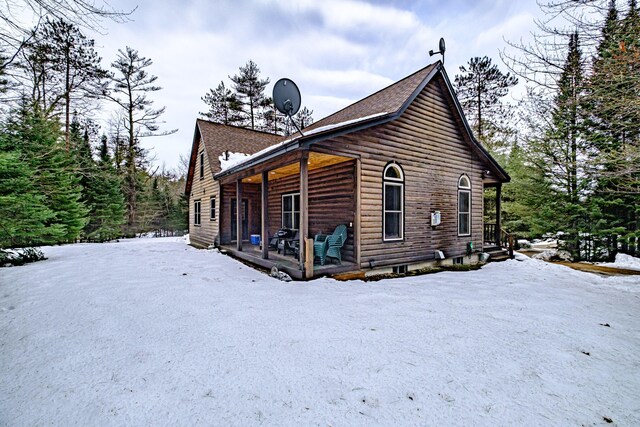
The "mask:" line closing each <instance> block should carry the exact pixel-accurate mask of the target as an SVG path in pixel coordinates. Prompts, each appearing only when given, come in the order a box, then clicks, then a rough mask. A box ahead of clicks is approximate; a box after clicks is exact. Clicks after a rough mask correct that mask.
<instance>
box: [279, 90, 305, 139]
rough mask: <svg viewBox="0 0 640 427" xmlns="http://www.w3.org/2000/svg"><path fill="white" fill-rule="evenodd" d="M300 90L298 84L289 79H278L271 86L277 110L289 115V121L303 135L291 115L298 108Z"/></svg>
mask: <svg viewBox="0 0 640 427" xmlns="http://www.w3.org/2000/svg"><path fill="white" fill-rule="evenodd" d="M300 102H301V98H300V90H299V89H298V86H296V84H295V83H294V82H293V80H290V79H286V78H284V79H280V80H278V81H277V82H276V84H275V85H274V86H273V103H274V104H275V105H276V108H277V109H278V111H280V112H281V113H282V114H284V115H286V116H287V117H289V120H291V123H293V125H294V126H295V127H296V129H297V130H298V132H300V135H302V136H304V134H303V133H302V131H301V130H300V128H299V127H298V125H297V123H296V122H295V120H293V115H294V114H296V113H297V112H298V110H299V109H300Z"/></svg>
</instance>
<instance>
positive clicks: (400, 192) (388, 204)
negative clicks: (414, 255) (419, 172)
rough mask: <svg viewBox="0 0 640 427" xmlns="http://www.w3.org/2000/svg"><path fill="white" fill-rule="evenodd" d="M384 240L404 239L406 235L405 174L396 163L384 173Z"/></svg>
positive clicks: (389, 165) (385, 169) (390, 164)
mask: <svg viewBox="0 0 640 427" xmlns="http://www.w3.org/2000/svg"><path fill="white" fill-rule="evenodd" d="M382 198H383V200H382V202H383V204H384V206H383V213H382V227H383V230H384V234H383V240H384V241H390V240H402V239H403V237H404V212H403V210H404V174H403V173H402V168H401V167H400V165H398V164H396V163H389V164H388V165H387V166H386V167H385V168H384V174H383V195H382Z"/></svg>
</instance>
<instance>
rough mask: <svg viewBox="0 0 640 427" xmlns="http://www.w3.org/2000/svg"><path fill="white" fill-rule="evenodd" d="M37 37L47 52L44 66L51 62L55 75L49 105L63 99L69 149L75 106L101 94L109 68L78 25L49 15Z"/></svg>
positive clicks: (51, 108)
mask: <svg viewBox="0 0 640 427" xmlns="http://www.w3.org/2000/svg"><path fill="white" fill-rule="evenodd" d="M36 40H37V41H36V43H35V44H36V49H40V50H42V51H43V52H45V53H44V54H45V55H46V61H45V64H44V66H47V64H49V65H50V70H49V73H50V74H51V75H52V76H51V79H50V81H51V82H52V83H53V84H52V87H49V89H48V91H49V93H50V94H51V95H52V98H51V101H50V103H49V106H48V108H49V109H50V110H53V109H56V108H57V107H58V104H59V103H62V105H63V110H64V134H65V141H66V147H67V150H69V149H70V145H69V141H70V136H69V132H70V125H71V115H72V109H73V110H76V111H77V110H79V106H80V104H86V102H87V100H88V99H96V98H97V97H99V96H101V94H102V92H103V91H104V83H105V79H106V77H107V72H106V71H105V70H103V69H102V68H101V67H100V61H101V58H100V57H99V56H98V54H97V52H96V51H95V49H94V45H95V42H94V40H91V39H87V37H86V36H85V35H84V34H83V33H82V32H81V31H80V29H79V28H78V27H77V26H75V25H72V24H70V23H68V22H66V21H64V20H63V19H58V20H55V21H52V20H50V19H47V21H46V22H45V23H44V25H43V26H42V27H41V28H40V30H39V31H38V34H36ZM72 103H73V104H74V105H73V107H72Z"/></svg>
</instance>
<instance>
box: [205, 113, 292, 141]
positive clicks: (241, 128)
mask: <svg viewBox="0 0 640 427" xmlns="http://www.w3.org/2000/svg"><path fill="white" fill-rule="evenodd" d="M198 121H200V122H204V123H207V124H210V125H217V126H224V127H228V128H232V129H238V130H243V131H248V132H253V133H263V134H265V135H269V136H278V137H283V135H280V134H277V133H273V132H267V131H264V130H255V129H249V128H245V127H242V126H236V125H225V124H224V123H218V122H214V121H211V120H206V119H201V118H200V117H198V118H196V122H198Z"/></svg>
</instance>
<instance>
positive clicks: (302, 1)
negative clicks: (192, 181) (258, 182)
mask: <svg viewBox="0 0 640 427" xmlns="http://www.w3.org/2000/svg"><path fill="white" fill-rule="evenodd" d="M113 6H114V7H116V8H119V9H128V8H130V3H129V2H128V1H127V0H115V2H114V4H113ZM527 7H531V6H527ZM527 12H528V10H527V9H526V8H525V7H524V6H522V4H521V2H507V1H506V0H495V1H489V0H480V1H477V2H476V1H463V2H450V3H442V2H436V1H435V0H429V1H426V2H425V1H418V0H400V1H396V2H386V1H382V0H372V1H369V2H366V1H359V0H346V1H338V0H324V1H317V0H253V1H252V0H237V1H231V0H216V1H210V0H185V1H180V0H159V1H156V2H153V3H152V2H144V3H141V4H140V6H139V8H138V10H137V11H136V12H135V13H134V15H133V19H134V21H133V22H130V23H128V24H125V25H117V24H114V23H111V24H109V28H108V31H109V35H108V36H107V37H102V36H99V35H96V38H97V39H98V44H99V45H101V46H103V49H102V50H101V51H100V53H101V55H102V56H104V57H105V65H108V63H110V62H111V61H112V60H113V59H114V58H115V55H116V51H117V48H123V47H124V46H125V45H129V46H131V47H133V48H135V49H138V50H139V51H140V54H141V55H143V56H146V57H149V58H151V59H152V60H153V61H154V64H153V66H152V67H150V69H149V72H150V73H151V74H154V75H157V76H158V83H159V84H160V85H161V86H163V90H162V91H160V92H156V93H154V94H152V98H153V99H154V100H155V101H156V106H158V107H159V106H163V105H164V106H166V107H167V112H166V114H165V116H164V120H166V121H167V126H166V128H176V127H178V128H180V131H179V132H178V133H176V134H174V135H171V136H167V137H162V138H155V139H152V140H149V142H148V144H149V145H153V146H155V147H156V152H157V154H158V156H157V157H158V159H159V160H165V161H166V162H167V164H168V165H169V166H175V165H176V164H177V159H178V155H179V154H180V153H182V154H185V155H186V154H188V151H189V149H190V146H191V145H190V144H191V138H192V137H193V128H194V123H195V119H196V117H197V116H198V112H199V111H202V110H203V109H204V108H205V107H204V104H203V103H202V101H201V100H200V97H201V96H203V95H204V93H205V92H206V91H207V90H208V89H209V88H212V87H215V86H217V84H218V83H219V82H220V80H224V81H225V82H227V83H228V75H233V74H235V73H236V72H237V71H238V67H239V66H241V65H244V64H245V63H246V61H247V60H248V59H253V60H254V61H255V62H256V63H257V64H258V65H259V66H260V68H261V71H262V76H263V77H270V78H271V85H272V84H273V83H274V82H275V81H276V80H278V79H279V78H281V77H289V78H291V79H293V80H294V81H295V82H296V83H297V84H298V86H299V87H300V89H301V92H302V97H303V103H304V104H305V105H307V106H308V107H309V108H310V109H313V110H314V117H315V119H316V120H318V119H320V118H322V117H324V116H326V115H329V114H331V113H333V112H335V111H337V110H339V109H341V108H343V107H345V106H346V105H348V104H349V103H351V102H353V101H356V100H358V99H360V98H362V97H364V96H367V95H369V94H371V93H373V92H375V91H377V90H379V89H381V88H383V87H385V86H387V85H388V84H390V83H392V82H394V81H397V80H398V79H400V78H402V77H405V76H407V75H409V74H411V73H412V72H414V71H416V70H418V69H420V68H422V67H424V66H425V65H427V64H428V63H430V62H433V61H434V60H436V59H438V58H435V57H434V58H429V55H428V52H429V50H430V49H437V46H438V39H439V38H440V37H445V39H446V41H447V49H448V50H447V54H446V64H447V69H449V70H450V73H451V74H452V76H451V77H452V78H453V74H455V73H454V72H451V70H457V66H458V65H460V64H463V63H465V62H466V61H467V60H468V59H469V58H470V57H471V56H480V55H484V54H487V51H493V52H491V53H492V54H493V53H495V52H496V51H497V47H498V46H499V45H502V35H503V34H507V35H509V37H512V36H511V35H512V34H514V35H517V34H518V31H519V28H521V27H524V26H525V24H526V23H527V22H526V21H527V20H528V19H532V18H531V15H527ZM496 56H497V55H496ZM494 60H497V58H495V57H494ZM271 85H270V86H268V88H267V93H269V94H270V91H271Z"/></svg>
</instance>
